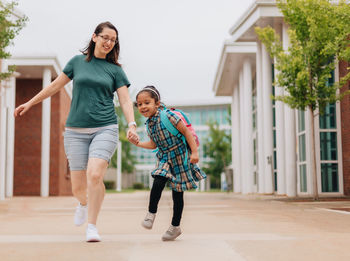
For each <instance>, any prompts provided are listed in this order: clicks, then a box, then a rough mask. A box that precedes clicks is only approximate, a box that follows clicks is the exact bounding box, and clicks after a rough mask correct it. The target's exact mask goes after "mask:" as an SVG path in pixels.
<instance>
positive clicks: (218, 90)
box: [213, 42, 257, 96]
mask: <svg viewBox="0 0 350 261" xmlns="http://www.w3.org/2000/svg"><path fill="white" fill-rule="evenodd" d="M256 46H257V45H256V43H255V42H244V43H243V42H239V43H229V42H226V43H225V45H224V47H223V50H222V53H221V58H220V61H219V66H218V70H217V72H216V77H215V81H214V87H213V91H214V93H215V96H232V93H233V87H234V85H235V84H236V83H237V82H238V79H239V71H240V69H241V67H242V64H243V61H244V60H245V59H250V60H251V61H252V63H254V64H255V56H256V50H257V47H256Z"/></svg>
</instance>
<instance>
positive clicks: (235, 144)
mask: <svg viewBox="0 0 350 261" xmlns="http://www.w3.org/2000/svg"><path fill="white" fill-rule="evenodd" d="M239 107H240V106H239V86H238V85H236V86H235V87H234V88H233V97H232V110H231V111H232V112H231V115H232V121H231V122H232V124H231V125H232V128H231V129H232V162H233V184H234V192H241V191H242V190H241V153H240V150H241V144H240V140H241V138H240V126H241V125H240V110H239Z"/></svg>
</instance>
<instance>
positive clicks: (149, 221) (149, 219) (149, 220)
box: [141, 212, 156, 229]
mask: <svg viewBox="0 0 350 261" xmlns="http://www.w3.org/2000/svg"><path fill="white" fill-rule="evenodd" d="M155 218H156V214H153V213H151V212H147V215H146V217H145V219H144V220H143V221H142V223H141V225H142V226H143V227H144V228H147V229H152V227H153V222H154V219H155Z"/></svg>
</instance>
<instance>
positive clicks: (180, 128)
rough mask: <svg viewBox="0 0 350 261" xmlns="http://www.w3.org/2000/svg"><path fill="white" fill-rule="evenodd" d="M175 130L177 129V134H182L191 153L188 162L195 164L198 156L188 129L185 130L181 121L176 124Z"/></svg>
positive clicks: (195, 145)
mask: <svg viewBox="0 0 350 261" xmlns="http://www.w3.org/2000/svg"><path fill="white" fill-rule="evenodd" d="M176 128H177V129H178V131H179V132H181V133H182V135H184V136H185V138H186V141H187V143H188V145H189V146H190V148H191V151H192V153H191V157H190V162H191V163H197V162H198V161H199V155H198V149H197V144H196V141H195V139H194V137H193V135H192V133H191V132H190V130H189V129H187V127H186V125H185V124H184V123H183V121H179V122H178V124H177V125H176Z"/></svg>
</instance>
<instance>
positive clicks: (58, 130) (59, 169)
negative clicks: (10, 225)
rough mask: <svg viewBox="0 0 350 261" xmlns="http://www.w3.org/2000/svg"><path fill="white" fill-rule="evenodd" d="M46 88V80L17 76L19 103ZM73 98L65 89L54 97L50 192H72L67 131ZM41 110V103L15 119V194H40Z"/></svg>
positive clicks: (69, 193) (52, 103)
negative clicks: (44, 86) (66, 147)
mask: <svg viewBox="0 0 350 261" xmlns="http://www.w3.org/2000/svg"><path fill="white" fill-rule="evenodd" d="M41 88H42V80H41V79H37V80H24V79H17V82H16V106H18V105H20V104H22V103H24V102H26V101H28V100H29V99H30V98H31V97H33V96H34V95H35V94H36V93H38V92H39V91H40V90H41ZM69 105H70V99H69V97H68V95H67V94H66V92H65V91H64V90H63V89H62V90H61V91H60V92H58V93H57V94H55V95H54V96H53V97H51V126H50V127H51V137H50V189H49V192H50V195H52V196H53V195H55V196H58V195H71V185H70V176H69V171H68V163H67V159H66V156H65V153H64V148H63V136H62V134H63V131H64V125H65V121H66V118H67V116H68V112H69ZM41 113H42V106H41V104H37V105H35V106H34V107H32V108H31V109H30V110H29V111H28V112H27V113H26V114H25V115H24V116H21V117H20V118H17V119H16V123H15V159H14V165H15V166H14V195H36V196H38V195H40V168H41V118H42V117H41Z"/></svg>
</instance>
